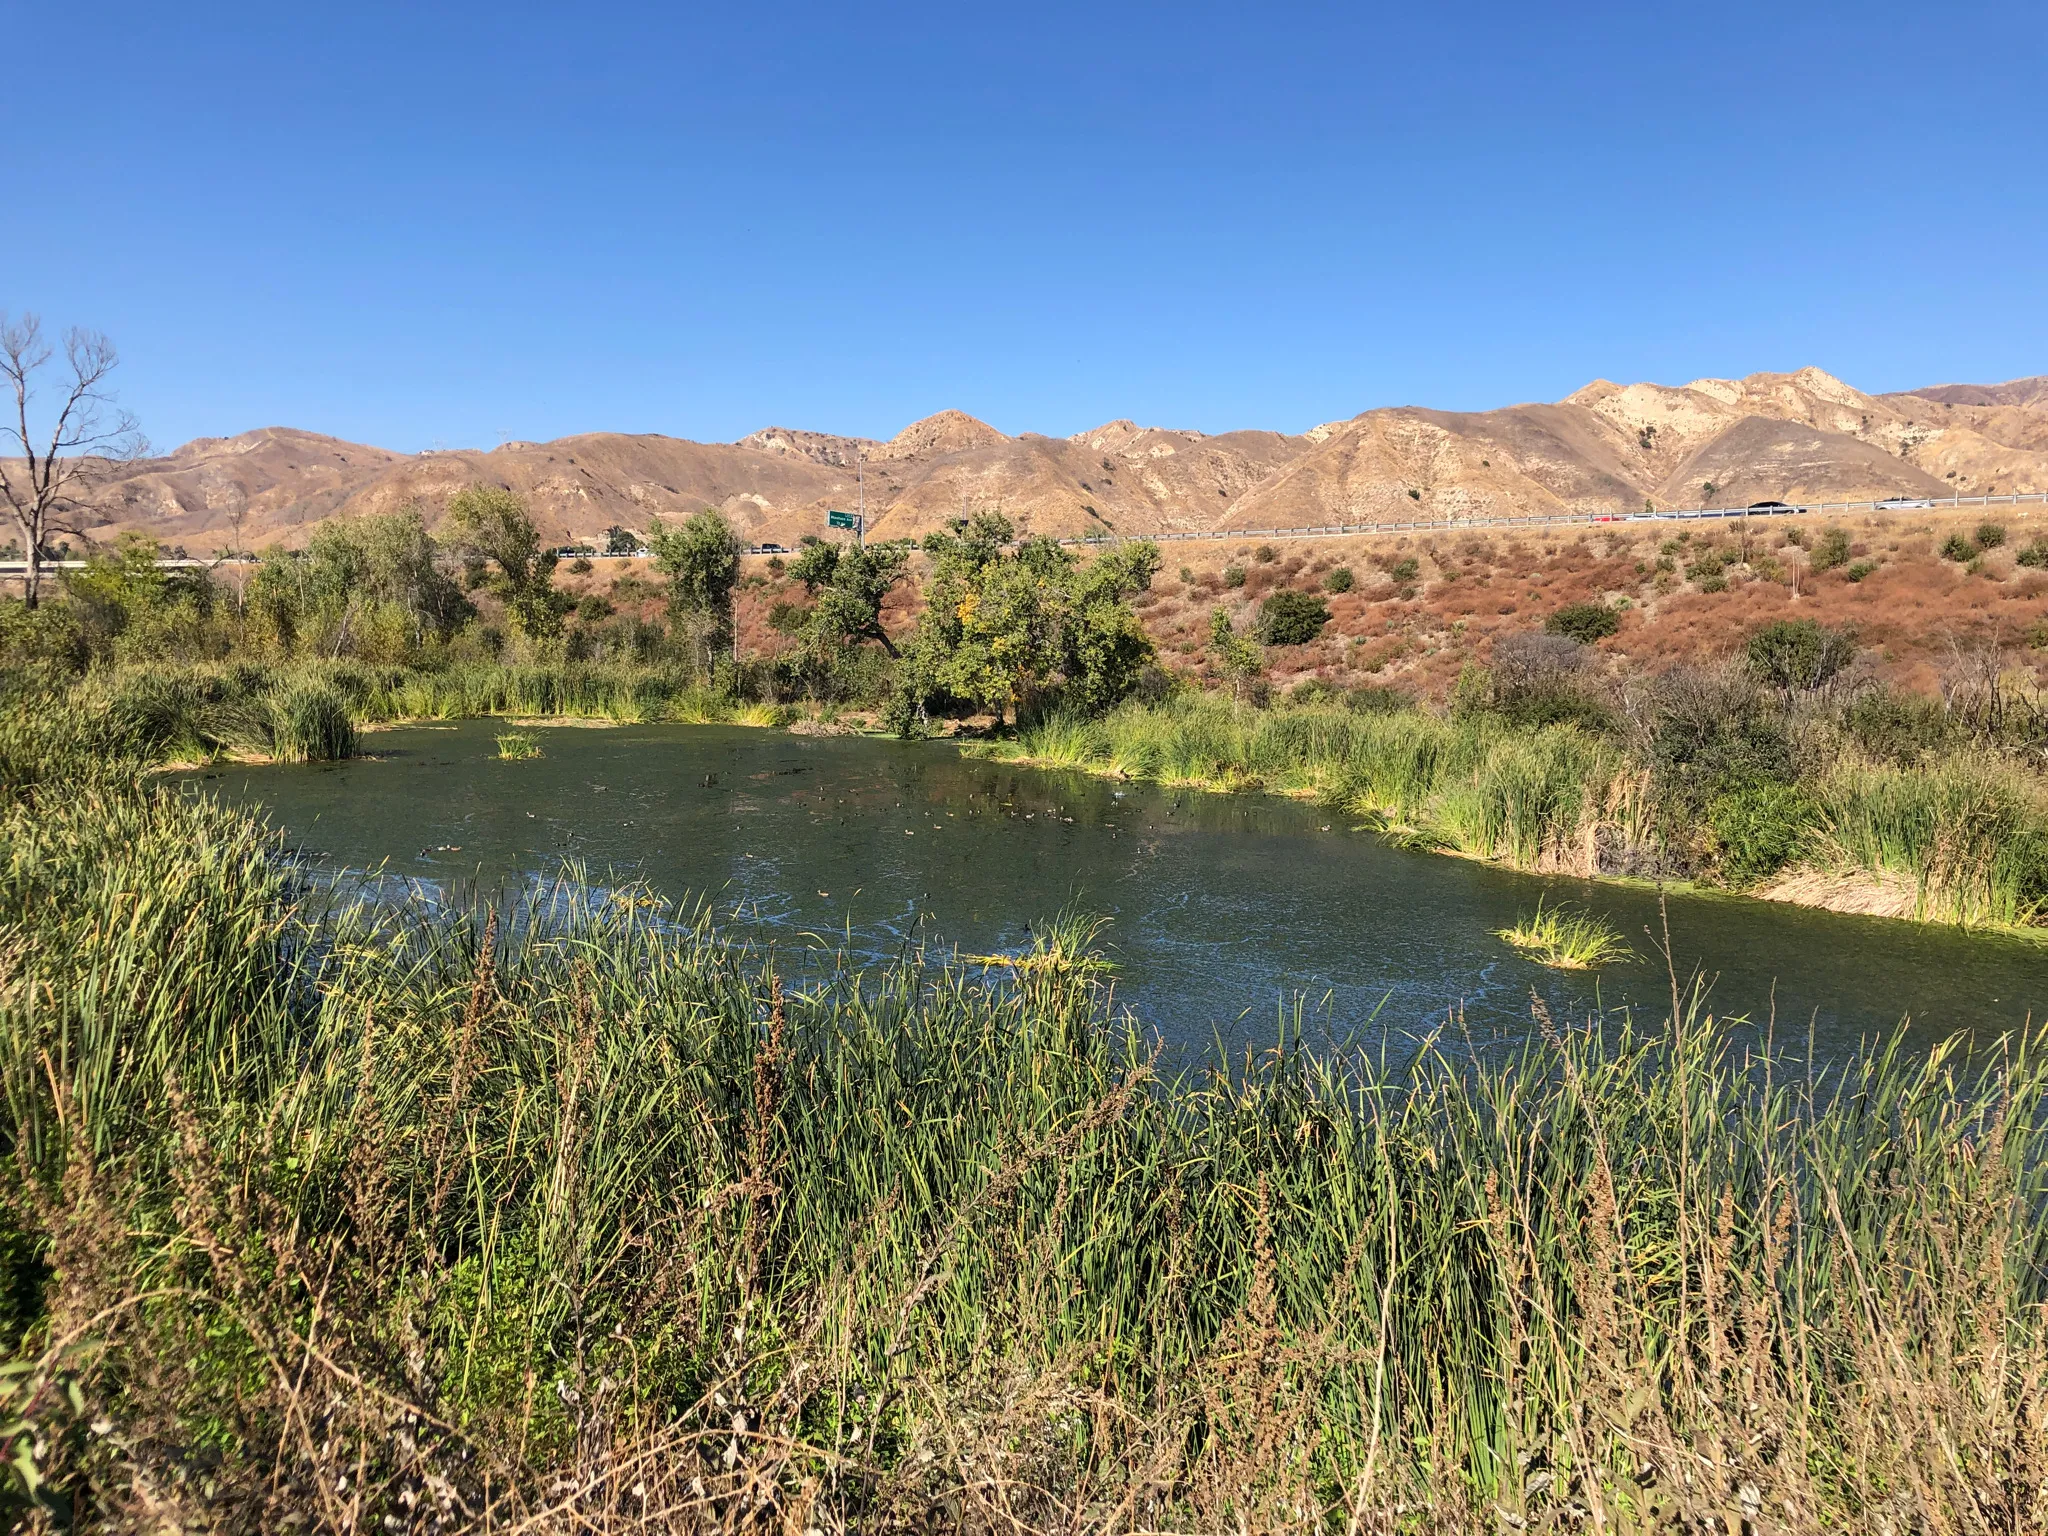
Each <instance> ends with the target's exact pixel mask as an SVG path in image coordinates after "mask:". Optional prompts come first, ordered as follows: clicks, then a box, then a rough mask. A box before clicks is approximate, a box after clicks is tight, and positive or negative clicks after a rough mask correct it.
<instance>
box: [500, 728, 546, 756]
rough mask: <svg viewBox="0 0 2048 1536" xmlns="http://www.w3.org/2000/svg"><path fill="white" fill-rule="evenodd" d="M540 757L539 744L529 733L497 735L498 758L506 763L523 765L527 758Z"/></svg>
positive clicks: (513, 732) (505, 732)
mask: <svg viewBox="0 0 2048 1536" xmlns="http://www.w3.org/2000/svg"><path fill="white" fill-rule="evenodd" d="M539 756H540V743H539V742H538V741H536V740H535V739H534V737H533V735H532V733H531V732H529V731H501V732H500V733H499V734H498V757H499V759H500V760H501V761H504V762H508V763H523V762H525V761H526V760H527V759H528V758H534V757H539Z"/></svg>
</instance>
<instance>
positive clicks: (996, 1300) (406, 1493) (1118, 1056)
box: [0, 775, 2048, 1536]
mask: <svg viewBox="0 0 2048 1536" xmlns="http://www.w3.org/2000/svg"><path fill="white" fill-rule="evenodd" d="M276 848H277V840H276V837H275V835H274V834H273V833H271V832H270V831H269V830H268V829H267V828H266V827H265V826H264V825H263V824H262V822H261V821H260V820H259V819H258V818H256V817H254V816H252V815H250V814H248V813H246V812H243V811H237V810H232V809H229V808H227V807H224V806H223V805H221V804H220V803H219V802H218V801H216V800H213V799H211V798H209V797H206V796H203V795H192V794H188V793H182V792H175V791H172V790H170V789H168V788H161V787H160V788H156V789H152V788H149V787H147V786H146V785H145V784H143V783H142V782H141V781H140V780H139V779H137V778H136V777H134V776H133V775H130V776H128V777H126V778H125V779H116V778H110V777H108V776H105V775H100V776H99V782H97V783H91V782H80V781H79V780H78V779H76V778H59V777H51V778H47V779H45V780H44V781H43V782H42V783H40V784H39V785H36V786H29V787H16V788H15V789H14V790H12V791H11V792H10V794H9V796H8V797H7V799H6V801H5V802H4V803H0V1140H4V1142H5V1145H4V1147H0V1151H4V1153H5V1154H6V1156H7V1157H8V1158H9V1160H10V1162H11V1163H12V1164H13V1166H14V1168H15V1169H16V1170H17V1176H16V1177H13V1178H11V1179H10V1180H8V1181H6V1183H5V1185H4V1186H0V1347H4V1349H5V1350H6V1355H5V1362H6V1363H5V1367H4V1373H0V1449H4V1451H5V1453H6V1454H5V1455H4V1456H0V1509H4V1510H5V1511H6V1513H7V1517H8V1518H9V1519H10V1520H14V1521H19V1522H22V1523H24V1524H26V1526H27V1527H28V1528H30V1529H45V1530H54V1529H60V1528H67V1529H98V1528H103V1527H117V1526H122V1525H123V1524H124V1522H125V1523H127V1524H135V1523H143V1522H146V1523H148V1524H149V1525H150V1527H151V1528H152V1529H155V1528H164V1527H176V1528H179V1529H266V1530H267V1529H281V1528H286V1527H287V1526H289V1527H290V1528H293V1529H300V1530H306V1531H313V1532H341V1531H360V1530H366V1529H394V1528H396V1529H438V1530H445V1531H451V1532H472V1531H474V1532H482V1531H486V1530H508V1529H515V1528H516V1529H531V1530H545V1531H555V1530H560V1531H568V1530H572V1529H573V1530H578V1531H590V1532H628V1531H652V1530H662V1531H684V1530H690V1531H696V1530H722V1531H734V1532H738V1531H763V1532H765V1531H790V1532H796V1531H807V1530H813V1529H815V1530H819V1531H841V1532H844V1531H853V1530H926V1529H958V1530H967V1531H991V1532H994V1531H1004V1532H1020V1531H1021V1532H1048V1533H1049V1532H1053V1531H1083V1530H1086V1531H1100V1532H1104V1533H1109V1532H1117V1533H1128V1532H1132V1531H1141V1530H1142V1531H1167V1530H1187V1531H1225V1530H1231V1531H1235V1530H1259V1531H1274V1532H1288V1531H1292V1532H1301V1533H1304V1536H1306V1533H1309V1532H1325V1531H1330V1530H1338V1529H1343V1530H1387V1531H1393V1530H1398V1531H1404V1532H1415V1533H1419V1536H1428V1533H1435V1532H1443V1533H1450V1532H1462V1531H1469V1530H1473V1529H1509V1530H1525V1529H1527V1530H1535V1529H1543V1530H1560V1531H1576V1530H1587V1531H1593V1530H1610V1531H1621V1530H1628V1531H1644V1532H1649V1531H1663V1530H1670V1531H1680V1530H1703V1529H1738V1528H1759V1529H1772V1530H1779V1531H1785V1532H1790V1533H1801V1536H1803V1533H1807V1532H1820V1531H1825V1530H1839V1529H1860V1530H1879V1529H1890V1530H1895V1531H1911V1530H1941V1529H1948V1530H1975V1529H1985V1530H2021V1529H2029V1528H2032V1527H2033V1526H2034V1525H2036V1524H2038V1523H2039V1521H2040V1519H2041V1517H2042V1514H2043V1507H2042V1500H2043V1499H2044V1497H2048V1492H2044V1489H2048V1395H2044V1394H2048V1385H2044V1384H2048V1327H2044V1323H2043V1316H2044V1313H2043V1310H2042V1309H2043V1305H2044V1303H2048V1227H2044V1225H2043V1224H2042V1223H2041V1222H2040V1221H2039V1219H2038V1213H2039V1211H2040V1209H2041V1208H2042V1202H2043V1200H2044V1197H2048V1160H2044V1156H2043V1153H2044V1150H2048V1147H2044V1143H2043V1140H2042V1138H2043V1134H2044V1132H2043V1127H2044V1126H2048V1067H2044V1065H2043V1063H2044V1057H2043V1055H2042V1049H2043V1047H2044V1046H2048V1039H2044V1038H2042V1037H2041V1036H2039V1035H2014V1036H2011V1037H2008V1038H2007V1039H2006V1040H2005V1041H2003V1042H2002V1043H2001V1044H1999V1045H1998V1046H1996V1047H1995V1048H1990V1049H1982V1050H1979V1051H1977V1052H1976V1053H1975V1054H1974V1055H1972V1054H1971V1053H1970V1052H1969V1051H1968V1049H1967V1048H1966V1047H1965V1046H1964V1045H1963V1044H1962V1043H1960V1042H1950V1043H1948V1044H1945V1045H1943V1046H1941V1047H1938V1048H1937V1049H1935V1050H1933V1051H1931V1052H1929V1053H1927V1054H1926V1055H1924V1056H1918V1057H1916V1056H1914V1055H1912V1054H1911V1053H1908V1052H1906V1051H1905V1050H1904V1049H1903V1046H1902V1043H1901V1041H1900V1040H1898V1039H1896V1038H1895V1039H1894V1040H1893V1041H1891V1042H1890V1043H1889V1044H1886V1045H1880V1046H1879V1047H1877V1048H1875V1049H1873V1050H1871V1051H1870V1052H1869V1053H1868V1054H1866V1055H1863V1056H1861V1057H1859V1058H1857V1059H1856V1060H1854V1061H1851V1062H1847V1063H1842V1064H1837V1065H1836V1066H1835V1067H1833V1068H1822V1067H1820V1066H1817V1065H1816V1064H1814V1063H1811V1062H1805V1061H1801V1060H1798V1059H1796V1058H1795V1057H1792V1056H1789V1055H1786V1054H1783V1053H1782V1052H1781V1051H1779V1050H1778V1049H1777V1048H1775V1047H1767V1048H1766V1049H1765V1051H1764V1054H1761V1055H1759V1054H1757V1049H1756V1048H1755V1047H1750V1046H1740V1045H1738V1044H1737V1043H1736V1042H1735V1039H1734V1038H1733V1037H1732V1036H1731V1035H1730V1034H1729V1033H1728V1032H1727V1031H1725V1030H1724V1029H1723V1028H1722V1027H1721V1026H1719V1025H1717V1024H1716V1023H1715V1021H1714V1020H1713V1019H1712V1018H1711V1017H1709V1016H1708V1014H1707V1012H1706V1011H1705V1009H1704V1008H1703V1007H1702V1006H1701V998H1700V996H1699V994H1698V993H1697V992H1689V991H1686V990H1685V989H1684V988H1683V987H1682V986H1681V985H1680V984H1679V983H1678V981H1677V979H1676V978H1674V993H1673V995H1674V1001H1675V1003H1676V1005H1677V1006H1676V1010H1675V1012H1674V1014H1673V1016H1671V1017H1669V1018H1663V1019H1658V1018H1654V1017H1652V1018H1645V1019H1643V1020H1641V1021H1639V1022H1636V1023H1630V1024H1626V1025H1624V1026H1621V1027H1612V1028H1608V1029H1605V1030H1600V1029H1593V1028H1587V1027H1581V1026H1579V1025H1577V1024H1575V1023H1574V1022H1573V1021H1569V1020H1553V1019H1551V1018H1550V1017H1548V1016H1547V1015H1546V1014H1544V1013H1543V1012H1542V1010H1541V1008H1540V1007H1539V1008H1538V1010H1537V1015H1536V1019H1535V1024H1534V1028H1533V1029H1532V1030H1531V1032H1530V1033H1529V1034H1528V1036H1527V1037H1526V1038H1524V1039H1521V1040H1518V1041H1509V1040H1498V1039H1494V1040H1484V1039H1470V1038H1466V1037H1463V1036H1460V1035H1456V1034H1444V1033H1437V1034H1433V1035H1429V1036H1425V1037H1422V1038H1421V1039H1419V1040H1417V1041H1415V1042H1413V1043H1412V1044H1411V1045H1410V1046H1409V1047H1408V1048H1407V1049H1406V1050H1405V1051H1404V1052H1403V1053H1402V1054H1403V1055H1404V1056H1405V1058H1406V1059H1405V1060H1402V1061H1400V1062H1399V1063H1397V1064H1390V1062H1389V1060H1388V1058H1387V1057H1386V1056H1385V1055H1382V1054H1380V1053H1378V1052H1368V1051H1338V1052H1336V1053H1334V1054H1327V1055H1312V1054H1309V1053H1307V1052H1305V1051H1304V1050H1302V1049H1301V1048H1300V1046H1299V1044H1298V1042H1297V1041H1296V1040H1294V1039H1292V1038H1289V1037H1286V1036H1284V1035H1283V1038H1281V1039H1279V1040H1278V1041H1276V1043H1275V1047H1274V1048H1273V1049H1272V1050H1270V1051H1268V1052H1266V1053H1263V1054H1252V1055H1248V1056H1246V1057H1245V1058H1242V1059H1240V1060H1236V1061H1228V1062H1226V1061H1215V1062H1210V1063H1198V1064H1190V1065H1186V1066H1170V1065H1168V1064H1166V1063H1163V1062H1162V1061H1161V1059H1160V1058H1159V1057H1158V1055H1157V1053H1156V1050H1155V1048H1154V1047H1153V1045H1152V1044H1151V1043H1150V1042H1148V1041H1147V1040H1145V1039H1143V1038H1141V1037H1140V1035H1139V1034H1138V1033H1137V1031H1136V1030H1135V1028H1134V1026H1133V1025H1132V1024H1131V1022H1130V1021H1129V1020H1128V1018H1124V1017H1118V1016H1117V1015H1115V1014H1114V1013H1113V1012H1112V1011H1111V1004H1110V1002H1109V1000H1108V997H1109V994H1108V993H1107V992H1106V991H1105V989H1104V988H1103V987H1102V986H1101V985H1100V984H1099V983H1098V982H1097V980H1096V979H1095V972H1096V956H1095V953H1094V949H1093V945H1094V943H1095V939H1096V936H1097V935H1096V929H1095V926H1094V925H1093V924H1092V923H1091V922H1090V921H1089V920H1088V919H1086V918H1085V917H1080V916H1073V915H1070V916H1068V917H1066V918H1064V919H1062V920H1061V921H1057V922H1051V923H1045V924H1038V925H1034V927H1035V928H1037V929H1039V930H1040V931H1041V932H1042V933H1043V934H1044V935H1045V937H1044V938H1043V939H1042V940H1041V942H1040V945H1039V947H1038V949H1037V951H1035V952H1034V953H1033V954H1032V955H1029V956H1025V957H1021V962H1022V963H1017V964H1010V965H1005V966H999V967H993V968H990V967H984V966H982V965H979V964H976V963H974V962H972V961H962V960H958V959H954V960H946V959H933V958H930V957H923V956H917V955H912V956H908V957H905V959H904V960H903V961H901V962H900V963H897V964H894V965H889V966H883V967H879V968H876V969H874V970H870V971H866V972H860V971H855V970H853V969H852V968H850V967H842V968H840V969H839V970H838V971H837V972H836V973H834V974H832V975H830V976H827V977H824V978H822V979H813V980H812V981H810V982H809V983H808V990H800V989H797V988H795V987H792V986H791V985H789V984H788V982H787V981H786V980H785V979H784V978H783V977H782V975H781V974H780V972H779V971H778V968H777V961H776V958H775V956H774V955H773V953H772V952H769V951H764V950H762V949H759V948H755V947H751V946H749V945H747V944H745V943H743V942H738V941H734V940H730V939H728V938H727V937H726V936H724V935H722V934H721V933H720V932H719V930H718V929H717V927H716V925H715V923H714V922H713V921H712V920H711V919H710V918H709V917H708V916H707V915H706V913H704V912H703V911H701V910H700V911H678V910H675V909H674V908H673V907H671V906H669V905H668V904H666V903H664V902H662V901H661V900H659V899H658V898H657V897H655V896H653V895H652V894H651V893H648V894H646V895H645V896H644V899H636V900H627V901H620V900H617V899H614V898H615V895H616V893H609V892H603V891H596V890H592V889H590V888H588V887H584V886H581V885H579V884H577V883H576V882H575V881H574V880H573V879H567V878H565V879H564V880H562V881H560V882H557V883H556V884H555V885H553V886H552V887H548V888H544V889H537V890H535V891H534V892H533V893H531V894H530V896H529V897H528V898H527V899H526V900H525V902H524V903H523V904H522V905H520V906H518V907H516V908H512V909H508V910H503V911H495V912H493V911H484V910H477V911H472V910H455V909H450V908H448V907H445V906H442V905H438V904H434V903H430V902H427V901H425V900H423V899H420V898H417V897H415V898H394V897H389V896H380V895H378V894H377V893H375V892H374V891H368V890H365V891H350V890H346V889H344V890H334V889H331V888H330V889H322V888H317V887H312V886H308V885H306V884H304V883H303V882H302V879H301V877H300V876H299V875H298V874H297V873H296V872H295V871H294V870H293V869H292V868H291V867H290V866H288V865H286V864H284V863H282V862H281V861H279V860H278V859H277V858H276V857H275V853H276Z"/></svg>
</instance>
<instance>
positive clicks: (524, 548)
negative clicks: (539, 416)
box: [442, 485, 570, 641]
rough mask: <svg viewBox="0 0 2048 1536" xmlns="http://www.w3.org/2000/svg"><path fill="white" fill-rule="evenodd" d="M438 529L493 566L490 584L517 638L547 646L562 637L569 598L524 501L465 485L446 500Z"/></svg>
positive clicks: (462, 550)
mask: <svg viewBox="0 0 2048 1536" xmlns="http://www.w3.org/2000/svg"><path fill="white" fill-rule="evenodd" d="M442 528H443V531H444V533H445V535H446V536H447V538H448V541H449V543H450V545H451V546H452V547H453V548H454V549H456V550H457V551H459V552H460V553H461V554H463V555H464V556H465V557H467V558H468V559H470V560H472V561H481V562H489V564H491V565H494V566H496V567H497V574H496V577H495V578H494V579H493V580H492V581H491V582H490V583H489V585H490V586H491V588H492V590H493V591H494V592H495V593H496V595H497V596H498V598H499V599H500V601H502V602H503V603H504V604H505V609H506V611H507V612H508V613H509V614H511V616H512V622H513V623H514V624H515V625H517V626H518V628H519V631H520V633H521V634H523V635H525V636H526V637H527V638H528V639H530V640H541V641H545V640H552V639H554V638H555V637H556V636H557V635H559V634H560V633H561V632H562V616H563V615H564V614H565V613H567V612H568V611H569V607H570V602H569V598H568V597H567V595H566V594H564V593H561V592H557V591H556V590H555V560H556V557H555V553H554V551H553V550H549V549H543V548H541V542H540V532H539V530H538V529H536V528H535V527H534V524H533V518H532V516H531V515H530V514H529V513H528V512H527V510H526V503H525V501H523V500H522V499H521V498H520V497H519V496H518V495H516V494H515V493H514V492H512V491H509V490H505V489H503V488H501V487H499V486H491V485H472V486H467V487H465V488H464V489H462V490H460V491H457V492H456V493H455V495H454V496H453V497H451V498H450V499H449V502H448V516H447V519H446V521H445V522H444V523H443V525H442Z"/></svg>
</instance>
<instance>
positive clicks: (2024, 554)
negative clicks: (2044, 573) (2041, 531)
mask: <svg viewBox="0 0 2048 1536" xmlns="http://www.w3.org/2000/svg"><path fill="white" fill-rule="evenodd" d="M2014 558H2015V559H2016V560H2018V561H2019V563H2020V564H2021V565H2024V566H2028V567H2030V568H2031V569H2033V570H2037V571H2041V570H2048V539H2035V540H2034V541H2033V542H2031V543H2030V544H2028V545H2027V546H2026V547H2025V548H2024V549H2022V550H2021V551H2020V552H2019V554H2017V555H2016V556H2014Z"/></svg>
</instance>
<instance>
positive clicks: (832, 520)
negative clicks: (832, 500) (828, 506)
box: [825, 512, 860, 528]
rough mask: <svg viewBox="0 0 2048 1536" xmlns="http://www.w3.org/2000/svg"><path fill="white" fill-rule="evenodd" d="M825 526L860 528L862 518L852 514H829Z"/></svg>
mask: <svg viewBox="0 0 2048 1536" xmlns="http://www.w3.org/2000/svg"><path fill="white" fill-rule="evenodd" d="M825 526H826V527H827V528H858V527H859V526H860V518H859V516H858V515H857V514H855V513H852V512H827V513H826V514H825Z"/></svg>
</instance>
